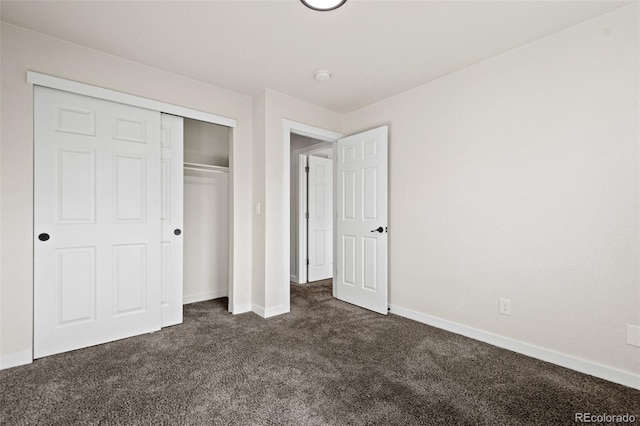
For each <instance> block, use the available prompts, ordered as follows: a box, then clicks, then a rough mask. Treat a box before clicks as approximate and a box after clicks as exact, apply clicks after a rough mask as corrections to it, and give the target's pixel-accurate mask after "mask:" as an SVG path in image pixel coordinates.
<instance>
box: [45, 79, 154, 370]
mask: <svg viewBox="0 0 640 426" xmlns="http://www.w3.org/2000/svg"><path fill="white" fill-rule="evenodd" d="M34 96H35V99H34V166H35V172H34V185H35V188H34V195H35V200H34V209H35V211H34V231H35V241H34V357H35V358H39V357H43V356H46V355H51V354H55V353H59V352H64V351H68V350H73V349H77V348H81V347H86V346H91V345H95V344H99V343H104V342H108V341H112V340H116V339H120V338H124V337H128V336H133V335H136V334H142V333H146V332H150V331H153V330H158V329H159V328H160V285H158V283H159V282H160V280H161V273H160V268H159V265H160V264H161V251H160V236H161V233H160V229H161V223H160V211H161V203H160V113H159V112H155V111H149V110H145V109H142V108H137V107H132V106H127V105H122V104H117V103H113V102H108V101H103V100H98V99H94V98H90V97H85V96H80V95H75V94H71V93H67V92H62V91H58V90H53V89H48V88H43V87H38V86H35V87H34Z"/></svg>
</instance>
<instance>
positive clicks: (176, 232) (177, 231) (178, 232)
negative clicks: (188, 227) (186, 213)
mask: <svg viewBox="0 0 640 426" xmlns="http://www.w3.org/2000/svg"><path fill="white" fill-rule="evenodd" d="M173 233H174V234H176V235H180V234H182V231H181V230H179V229H176V230H174V231H173Z"/></svg>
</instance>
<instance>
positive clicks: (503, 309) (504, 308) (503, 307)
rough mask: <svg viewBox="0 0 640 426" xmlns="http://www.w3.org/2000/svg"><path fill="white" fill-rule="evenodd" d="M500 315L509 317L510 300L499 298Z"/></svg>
mask: <svg viewBox="0 0 640 426" xmlns="http://www.w3.org/2000/svg"><path fill="white" fill-rule="evenodd" d="M500 313H501V314H502V315H511V299H505V298H504V297H501V298H500Z"/></svg>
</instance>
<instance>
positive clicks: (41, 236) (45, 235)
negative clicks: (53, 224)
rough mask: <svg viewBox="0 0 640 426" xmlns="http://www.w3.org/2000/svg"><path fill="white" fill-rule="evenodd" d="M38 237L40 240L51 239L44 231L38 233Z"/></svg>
mask: <svg viewBox="0 0 640 426" xmlns="http://www.w3.org/2000/svg"><path fill="white" fill-rule="evenodd" d="M38 239H39V240H40V241H47V240H48V239H49V234H44V233H43V234H40V235H38Z"/></svg>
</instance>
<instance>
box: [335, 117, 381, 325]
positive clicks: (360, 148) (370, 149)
mask: <svg viewBox="0 0 640 426" xmlns="http://www.w3.org/2000/svg"><path fill="white" fill-rule="evenodd" d="M387 149H388V128H387V126H383V127H379V128H376V129H373V130H369V131H366V132H363V133H359V134H356V135H352V136H347V137H345V138H342V139H339V140H338V145H337V156H336V160H337V161H336V180H337V182H336V192H337V194H336V204H337V208H336V240H337V241H336V252H337V253H336V262H337V264H336V286H335V288H336V297H337V298H338V299H340V300H344V301H345V302H349V303H352V304H354V305H358V306H361V307H363V308H366V309H370V310H372V311H375V312H378V313H381V314H387V306H388V300H387V297H388V289H387V214H388V213H387V186H388V182H387V174H388V171H387ZM379 229H381V230H382V232H378V231H377V230H379Z"/></svg>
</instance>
